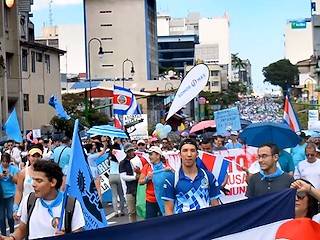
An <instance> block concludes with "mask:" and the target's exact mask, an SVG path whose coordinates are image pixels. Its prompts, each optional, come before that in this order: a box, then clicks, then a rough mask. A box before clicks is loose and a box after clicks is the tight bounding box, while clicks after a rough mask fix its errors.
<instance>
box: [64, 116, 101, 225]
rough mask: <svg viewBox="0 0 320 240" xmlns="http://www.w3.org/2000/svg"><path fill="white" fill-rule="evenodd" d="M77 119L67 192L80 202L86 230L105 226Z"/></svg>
mask: <svg viewBox="0 0 320 240" xmlns="http://www.w3.org/2000/svg"><path fill="white" fill-rule="evenodd" d="M78 125H79V120H78V119H77V120H76V121H75V124H74V130H73V138H72V146H71V148H72V153H71V159H70V165H69V173H68V175H67V190H66V191H67V194H69V195H70V196H72V197H75V198H76V199H77V200H78V201H79V202H80V204H81V208H82V211H83V215H84V219H85V221H86V226H85V229H86V230H91V229H98V228H103V227H105V226H107V220H106V216H105V213H104V209H103V207H102V205H101V202H100V199H99V195H98V192H97V189H96V187H95V183H94V179H93V177H92V174H91V170H90V167H89V165H88V162H87V160H86V157H85V154H84V151H83V147H82V144H81V140H80V137H79V133H78V127H79V126H78Z"/></svg>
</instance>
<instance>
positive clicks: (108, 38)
mask: <svg viewBox="0 0 320 240" xmlns="http://www.w3.org/2000/svg"><path fill="white" fill-rule="evenodd" d="M111 40H112V37H104V38H101V41H111Z"/></svg>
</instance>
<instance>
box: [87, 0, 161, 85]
mask: <svg viewBox="0 0 320 240" xmlns="http://www.w3.org/2000/svg"><path fill="white" fill-rule="evenodd" d="M84 11H85V13H84V14H85V43H86V44H85V46H86V56H87V59H86V63H87V65H86V67H87V73H90V75H91V76H89V74H88V76H87V78H88V79H89V78H91V79H93V80H95V79H107V80H115V79H122V78H125V79H127V78H129V77H131V76H130V68H129V64H128V63H126V64H124V60H125V59H127V58H128V59H130V60H131V61H132V62H133V65H134V71H135V73H134V76H133V77H132V78H133V79H134V81H135V82H137V83H139V82H141V81H145V80H150V79H151V80H152V79H155V78H157V76H158V54H157V30H156V29H157V27H156V24H157V23H156V19H157V15H156V1H155V0H118V1H115V0H84ZM93 38H98V39H99V40H100V41H101V43H102V48H103V51H104V57H103V59H102V60H99V57H98V54H97V53H98V50H99V46H100V45H99V42H98V41H97V40H92V39H93ZM91 40H92V41H91ZM89 42H90V44H89ZM89 53H90V54H89ZM89 55H90V59H89ZM89 62H90V64H89ZM89 65H90V66H89ZM127 84H128V83H127V82H125V85H127Z"/></svg>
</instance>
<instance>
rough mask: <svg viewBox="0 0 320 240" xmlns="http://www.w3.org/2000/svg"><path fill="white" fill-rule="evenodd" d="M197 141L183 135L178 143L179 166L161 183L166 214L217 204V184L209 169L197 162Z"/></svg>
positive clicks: (218, 193)
mask: <svg viewBox="0 0 320 240" xmlns="http://www.w3.org/2000/svg"><path fill="white" fill-rule="evenodd" d="M197 150H198V149H197V144H196V142H195V141H194V140H192V139H188V138H187V139H185V140H184V141H182V142H181V144H180V155H181V168H180V170H179V171H176V172H175V173H172V174H170V175H169V176H168V177H167V178H166V180H165V183H164V185H163V188H164V193H163V196H162V199H163V200H164V201H165V213H166V215H172V214H174V213H182V212H188V211H191V210H196V209H201V208H205V207H209V206H210V205H211V206H217V205H219V200H218V198H219V195H220V191H219V187H218V183H217V181H216V179H215V177H214V176H213V174H212V173H210V172H208V171H206V170H204V169H201V168H199V167H198V166H197V164H196V158H197V155H198V152H197Z"/></svg>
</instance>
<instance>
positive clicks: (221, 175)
mask: <svg viewBox="0 0 320 240" xmlns="http://www.w3.org/2000/svg"><path fill="white" fill-rule="evenodd" d="M198 157H199V158H200V159H201V161H202V163H203V165H204V166H205V168H206V169H207V170H208V171H209V172H212V174H213V175H214V177H215V178H216V179H217V181H218V184H219V186H221V184H222V183H223V181H224V179H225V177H226V175H227V171H228V167H229V163H230V160H228V159H226V158H225V157H223V156H220V155H217V156H216V155H213V154H210V153H207V152H203V151H199V155H198Z"/></svg>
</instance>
